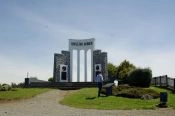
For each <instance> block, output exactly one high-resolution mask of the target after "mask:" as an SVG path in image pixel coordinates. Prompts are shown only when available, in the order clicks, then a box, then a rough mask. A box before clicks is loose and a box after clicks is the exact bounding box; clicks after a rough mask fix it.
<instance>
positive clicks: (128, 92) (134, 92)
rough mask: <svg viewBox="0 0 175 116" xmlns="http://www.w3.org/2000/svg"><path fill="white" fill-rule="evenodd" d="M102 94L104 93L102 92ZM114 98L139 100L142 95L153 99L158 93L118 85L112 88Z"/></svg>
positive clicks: (148, 89) (146, 89) (147, 89)
mask: <svg viewBox="0 0 175 116" xmlns="http://www.w3.org/2000/svg"><path fill="white" fill-rule="evenodd" d="M103 92H104V91H103ZM112 94H113V95H114V96H120V97H127V98H139V99H140V98H141V97H142V96H144V95H150V96H152V98H153V99H155V98H158V97H159V92H156V91H155V90H153V89H150V88H139V87H131V86H128V85H120V86H118V87H115V86H114V87H113V88H112Z"/></svg>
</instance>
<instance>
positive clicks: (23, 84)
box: [17, 83, 25, 88]
mask: <svg viewBox="0 0 175 116" xmlns="http://www.w3.org/2000/svg"><path fill="white" fill-rule="evenodd" d="M17 87H18V88H23V87H25V83H19V84H18V85H17Z"/></svg>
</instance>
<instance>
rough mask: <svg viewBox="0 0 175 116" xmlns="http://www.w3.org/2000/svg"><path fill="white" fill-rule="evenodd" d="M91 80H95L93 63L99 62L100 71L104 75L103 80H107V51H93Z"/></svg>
mask: <svg viewBox="0 0 175 116" xmlns="http://www.w3.org/2000/svg"><path fill="white" fill-rule="evenodd" d="M93 61H94V62H93V80H95V77H96V72H95V64H101V72H102V75H103V77H104V81H107V80H108V69H107V61H108V60H107V53H106V52H101V50H94V51H93Z"/></svg>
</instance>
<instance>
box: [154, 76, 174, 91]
mask: <svg viewBox="0 0 175 116" xmlns="http://www.w3.org/2000/svg"><path fill="white" fill-rule="evenodd" d="M151 84H152V85H155V86H160V87H166V88H168V89H171V90H173V91H174V92H175V78H170V77H168V76H167V75H163V76H159V77H153V78H152V81H151Z"/></svg>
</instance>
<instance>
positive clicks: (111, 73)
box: [108, 63, 117, 80]
mask: <svg viewBox="0 0 175 116" xmlns="http://www.w3.org/2000/svg"><path fill="white" fill-rule="evenodd" d="M116 74H117V67H116V66H115V65H114V64H112V63H108V77H109V79H110V80H114V79H115V78H116Z"/></svg>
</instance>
